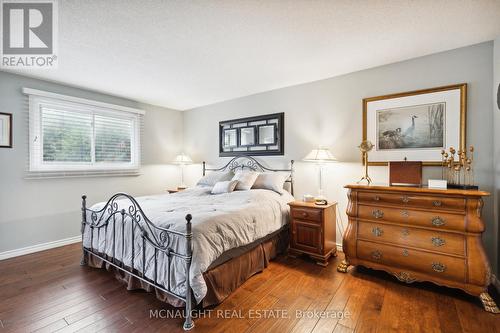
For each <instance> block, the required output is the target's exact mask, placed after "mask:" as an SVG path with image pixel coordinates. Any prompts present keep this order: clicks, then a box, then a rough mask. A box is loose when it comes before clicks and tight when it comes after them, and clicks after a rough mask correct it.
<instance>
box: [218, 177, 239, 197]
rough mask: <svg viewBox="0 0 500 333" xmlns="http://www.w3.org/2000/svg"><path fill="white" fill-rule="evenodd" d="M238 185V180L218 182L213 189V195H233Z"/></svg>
mask: <svg viewBox="0 0 500 333" xmlns="http://www.w3.org/2000/svg"><path fill="white" fill-rule="evenodd" d="M236 184H238V181H237V180H226V181H223V182H217V183H216V184H215V185H214V187H213V188H212V194H222V193H231V192H233V191H234V188H235V187H236Z"/></svg>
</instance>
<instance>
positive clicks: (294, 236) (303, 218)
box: [288, 201, 337, 266]
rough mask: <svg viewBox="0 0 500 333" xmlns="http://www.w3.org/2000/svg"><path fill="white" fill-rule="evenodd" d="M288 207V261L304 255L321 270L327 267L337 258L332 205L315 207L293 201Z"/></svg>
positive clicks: (334, 208) (335, 205)
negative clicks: (314, 261)
mask: <svg viewBox="0 0 500 333" xmlns="http://www.w3.org/2000/svg"><path fill="white" fill-rule="evenodd" d="M288 205H289V206H290V233H291V235H290V236H291V237H290V248H289V250H288V254H289V255H291V256H292V257H294V256H296V255H299V254H307V255H309V256H310V257H311V258H313V259H315V260H316V263H317V264H318V265H321V266H327V265H328V259H329V258H330V257H331V256H334V257H335V256H337V243H336V221H337V219H336V207H337V203H336V202H331V203H329V204H328V205H316V204H315V203H308V202H303V201H293V202H290V203H289V204H288Z"/></svg>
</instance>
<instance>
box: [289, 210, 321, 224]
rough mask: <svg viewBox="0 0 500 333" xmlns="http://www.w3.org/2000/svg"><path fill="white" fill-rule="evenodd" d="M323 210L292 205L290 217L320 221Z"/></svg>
mask: <svg viewBox="0 0 500 333" xmlns="http://www.w3.org/2000/svg"><path fill="white" fill-rule="evenodd" d="M322 216H323V211H322V210H321V209H314V208H307V207H292V217H293V218H294V219H302V220H309V221H316V222H321V221H322Z"/></svg>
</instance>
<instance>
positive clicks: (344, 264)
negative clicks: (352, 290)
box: [337, 259, 349, 273]
mask: <svg viewBox="0 0 500 333" xmlns="http://www.w3.org/2000/svg"><path fill="white" fill-rule="evenodd" d="M348 267H349V262H348V261H347V259H344V260H342V261H341V262H340V264H339V265H338V266H337V271H339V272H341V273H347V268H348Z"/></svg>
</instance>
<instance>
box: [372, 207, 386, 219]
mask: <svg viewBox="0 0 500 333" xmlns="http://www.w3.org/2000/svg"><path fill="white" fill-rule="evenodd" d="M372 215H373V217H374V218H376V219H381V218H383V217H384V212H383V211H381V210H378V209H377V210H374V211H372Z"/></svg>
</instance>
